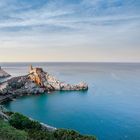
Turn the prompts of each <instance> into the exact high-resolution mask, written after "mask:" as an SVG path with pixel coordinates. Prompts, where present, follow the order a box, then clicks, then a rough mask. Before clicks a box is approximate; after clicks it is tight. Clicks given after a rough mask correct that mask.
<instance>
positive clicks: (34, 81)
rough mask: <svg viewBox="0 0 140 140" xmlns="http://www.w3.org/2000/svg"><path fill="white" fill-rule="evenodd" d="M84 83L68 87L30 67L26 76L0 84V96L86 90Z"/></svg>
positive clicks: (38, 69) (41, 70) (41, 71)
mask: <svg viewBox="0 0 140 140" xmlns="http://www.w3.org/2000/svg"><path fill="white" fill-rule="evenodd" d="M87 89H88V85H87V84H86V83H80V84H77V85H70V84H66V83H64V82H60V81H59V80H57V79H56V78H55V77H53V76H52V75H50V74H49V73H47V72H44V71H43V69H41V68H33V67H30V71H29V74H28V75H25V76H20V77H14V78H11V79H9V80H7V81H6V82H3V83H0V95H2V96H3V95H7V94H12V95H14V96H22V95H26V94H37V93H44V92H48V91H49V92H50V91H55V90H65V91H71V90H73V91H74V90H77V91H78V90H87Z"/></svg>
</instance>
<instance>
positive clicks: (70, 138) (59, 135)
mask: <svg viewBox="0 0 140 140" xmlns="http://www.w3.org/2000/svg"><path fill="white" fill-rule="evenodd" d="M54 137H55V138H56V139H57V140H59V139H61V140H96V137H94V136H84V135H81V134H79V133H78V132H76V131H74V130H66V129H58V130H56V131H55V132H54Z"/></svg>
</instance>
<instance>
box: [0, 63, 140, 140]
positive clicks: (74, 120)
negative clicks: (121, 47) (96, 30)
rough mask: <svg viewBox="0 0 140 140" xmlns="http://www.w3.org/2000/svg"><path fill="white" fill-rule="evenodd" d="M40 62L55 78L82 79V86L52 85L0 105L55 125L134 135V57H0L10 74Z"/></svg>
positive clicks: (120, 139)
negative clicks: (64, 88) (26, 59)
mask: <svg viewBox="0 0 140 140" xmlns="http://www.w3.org/2000/svg"><path fill="white" fill-rule="evenodd" d="M31 64H32V65H33V66H34V67H41V68H43V69H44V70H45V71H47V72H49V73H50V74H52V75H53V76H55V77H56V78H57V79H59V80H60V81H64V82H66V83H70V84H77V83H79V82H81V81H83V82H86V83H88V86H89V89H88V91H57V92H51V93H46V94H40V95H32V96H26V97H21V98H18V99H16V100H14V101H11V102H8V103H6V104H5V105H4V106H5V107H6V108H7V109H9V110H11V111H15V112H20V113H23V114H24V115H27V116H29V117H31V118H33V119H35V120H38V121H40V122H43V123H46V124H48V125H51V126H54V127H57V128H66V129H73V130H76V131H78V132H80V133H81V134H88V135H95V136H97V138H98V139H99V140H140V63H78V62H77V63H76V62H75V63H72V62H71V63H70V62H69V63H66V62H65V63H64V62H63V63H62V62H61V63H59V62H53V63H51V62H48V63H47V62H39V63H37V62H36V63H35V62H34V63H33V62H30V63H26V62H24V63H0V66H2V68H3V69H4V70H5V71H7V72H8V73H9V74H11V75H12V77H14V76H21V75H25V74H27V73H28V72H29V66H30V65H31Z"/></svg>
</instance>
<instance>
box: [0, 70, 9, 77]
mask: <svg viewBox="0 0 140 140" xmlns="http://www.w3.org/2000/svg"><path fill="white" fill-rule="evenodd" d="M9 76H10V74H8V73H7V72H5V71H4V70H3V69H2V68H1V67H0V78H6V77H9Z"/></svg>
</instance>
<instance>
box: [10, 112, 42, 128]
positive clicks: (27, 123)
mask: <svg viewBox="0 0 140 140" xmlns="http://www.w3.org/2000/svg"><path fill="white" fill-rule="evenodd" d="M9 123H10V124H11V125H12V126H13V127H15V128H17V129H36V130H40V129H41V125H40V123H39V122H37V121H32V120H30V119H29V118H28V117H26V116H23V115H22V114H19V113H14V114H13V115H11V118H10V120H9Z"/></svg>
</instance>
